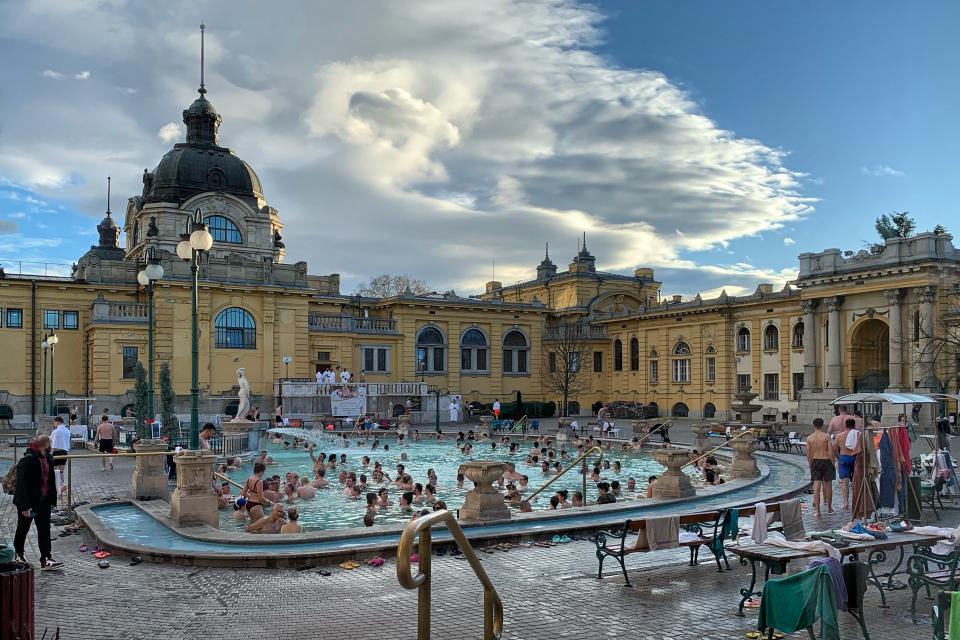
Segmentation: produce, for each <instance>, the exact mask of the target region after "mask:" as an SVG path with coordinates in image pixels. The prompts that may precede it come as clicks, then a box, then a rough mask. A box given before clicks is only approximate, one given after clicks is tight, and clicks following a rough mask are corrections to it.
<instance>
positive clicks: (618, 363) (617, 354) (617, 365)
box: [613, 338, 623, 371]
mask: <svg viewBox="0 0 960 640" xmlns="http://www.w3.org/2000/svg"><path fill="white" fill-rule="evenodd" d="M613 370H614V371H623V343H622V342H620V338H617V339H616V340H614V341H613Z"/></svg>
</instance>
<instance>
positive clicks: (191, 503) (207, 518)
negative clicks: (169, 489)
mask: <svg viewBox="0 0 960 640" xmlns="http://www.w3.org/2000/svg"><path fill="white" fill-rule="evenodd" d="M216 459H217V457H216V456H215V455H213V454H212V453H210V452H208V451H183V452H181V453H179V454H177V455H176V456H174V461H175V462H176V463H177V488H176V489H174V491H173V495H172V496H171V497H170V520H172V521H173V522H175V523H176V524H203V523H206V524H209V525H210V526H211V527H219V526H220V516H219V515H218V514H217V496H216V494H214V493H213V484H212V483H213V464H214V462H215V461H216Z"/></svg>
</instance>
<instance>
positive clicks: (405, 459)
mask: <svg viewBox="0 0 960 640" xmlns="http://www.w3.org/2000/svg"><path fill="white" fill-rule="evenodd" d="M400 459H401V460H403V461H404V462H406V461H407V452H406V451H402V452H400Z"/></svg>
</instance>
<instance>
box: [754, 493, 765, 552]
mask: <svg viewBox="0 0 960 640" xmlns="http://www.w3.org/2000/svg"><path fill="white" fill-rule="evenodd" d="M753 508H754V510H755V511H754V514H753V533H752V534H751V535H750V537H751V538H753V541H754V542H756V543H757V544H763V543H764V541H765V540H766V539H767V505H766V503H765V502H758V503H757V504H755V505H753Z"/></svg>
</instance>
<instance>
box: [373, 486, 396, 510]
mask: <svg viewBox="0 0 960 640" xmlns="http://www.w3.org/2000/svg"><path fill="white" fill-rule="evenodd" d="M377 506H378V507H380V508H381V509H385V508H387V507H392V506H393V500H391V499H390V492H389V491H387V490H386V488H384V489H380V491H378V492H377Z"/></svg>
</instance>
